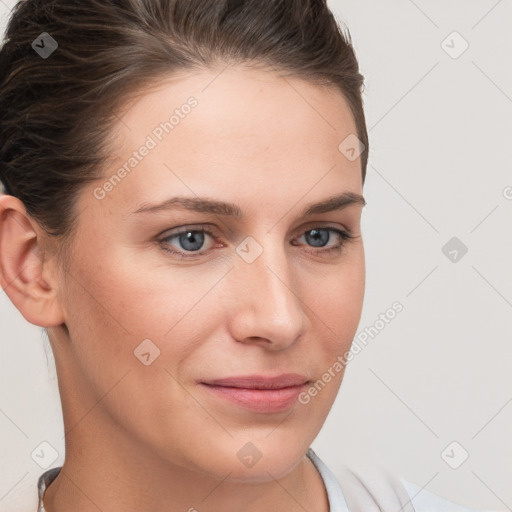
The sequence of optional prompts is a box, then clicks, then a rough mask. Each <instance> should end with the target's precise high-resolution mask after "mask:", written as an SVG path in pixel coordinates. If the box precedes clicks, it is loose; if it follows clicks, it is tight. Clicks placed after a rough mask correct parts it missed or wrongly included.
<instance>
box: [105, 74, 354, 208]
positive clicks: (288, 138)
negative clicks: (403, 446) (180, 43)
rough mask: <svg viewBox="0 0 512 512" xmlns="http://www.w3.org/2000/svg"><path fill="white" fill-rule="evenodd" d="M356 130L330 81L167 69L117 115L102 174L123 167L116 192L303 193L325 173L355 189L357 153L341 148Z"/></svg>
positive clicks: (328, 183)
mask: <svg viewBox="0 0 512 512" xmlns="http://www.w3.org/2000/svg"><path fill="white" fill-rule="evenodd" d="M355 131H356V129H355V123H354V121H353V117H352V114H351V112H350V109H349V107H348V104H347V102H346V100H345V99H344V97H343V95H342V94H341V92H339V91H337V90H335V89H333V88H330V87H329V88H328V87H325V86H318V85H314V84H311V83H309V82H307V81H305V80H302V79H298V78H291V77H283V76H280V75H278V74H276V73H275V72H270V71H265V70H261V69H253V68H247V67H240V66H228V67H220V68H219V69H214V70H209V71H206V70H203V71H195V72H193V73H188V74H184V75H180V76H179V77H169V78H168V79H165V80H162V81H161V82H160V83H159V84H158V85H157V86H156V87H155V86H153V87H152V88H151V89H148V90H147V91H143V92H142V93H141V94H140V95H139V96H138V98H137V99H136V100H135V101H133V102H131V103H130V104H127V105H125V107H124V109H123V110H122V112H121V113H120V115H119V122H118V123H117V124H116V125H115V127H114V130H113V134H114V140H115V144H114V147H113V153H112V160H111V162H110V163H109V167H108V169H107V170H106V172H105V176H104V178H106V179H108V178H109V177H110V176H112V175H113V174H115V173H116V172H117V171H118V170H119V169H121V168H124V170H125V172H122V173H121V174H123V179H122V183H121V182H119V183H118V184H116V185H115V187H114V188H115V190H113V191H111V192H109V201H113V200H115V198H117V199H119V200H120V199H122V198H124V199H125V200H126V201H132V200H133V199H134V197H135V195H138V196H143V198H145V199H149V198H152V199H155V200H158V199H159V198H160V196H161V198H164V196H166V195H168V194H169V192H173V193H174V192H178V193H187V194H189V195H190V193H191V192H192V193H197V194H199V193H200V192H204V193H207V194H208V195H210V196H212V195H217V196H218V195H219V192H221V191H224V192H225V194H224V198H226V199H229V198H228V197H227V196H226V194H228V192H229V191H231V192H233V190H236V191H237V193H238V194H239V195H240V196H248V197H249V196H251V195H252V196H254V195H259V196H260V197H261V198H264V197H267V198H268V199H269V200H272V201H273V200H275V199H277V198H279V197H281V198H283V197H285V196H287V195H291V196H294V197H296V198H297V199H298V198H299V197H300V196H301V195H304V193H305V192H306V189H307V188H309V189H311V188H312V187H314V186H315V183H316V182H319V180H321V181H322V184H321V187H322V188H323V190H324V191H329V190H330V191H331V192H338V191H342V190H349V191H353V192H358V191H360V190H361V186H362V185H361V169H360V159H356V160H350V159H347V158H346V157H345V156H344V154H342V152H341V151H340V150H339V145H340V143H341V142H342V141H343V140H344V139H346V138H347V137H348V136H350V135H352V136H353V135H355ZM333 187H337V189H336V190H331V189H332V188H333ZM228 189H229V190H228ZM277 192H279V193H277ZM230 199H233V197H232V196H231V197H230ZM312 199H314V198H312Z"/></svg>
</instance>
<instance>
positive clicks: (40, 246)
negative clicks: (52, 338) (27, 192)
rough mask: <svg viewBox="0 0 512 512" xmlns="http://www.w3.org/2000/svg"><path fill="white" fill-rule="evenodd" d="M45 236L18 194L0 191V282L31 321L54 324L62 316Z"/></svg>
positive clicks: (36, 323)
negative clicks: (16, 195)
mask: <svg viewBox="0 0 512 512" xmlns="http://www.w3.org/2000/svg"><path fill="white" fill-rule="evenodd" d="M46 238H47V235H46ZM46 238H45V236H44V231H43V230H42V229H41V227H40V226H39V224H38V223H37V222H36V221H34V220H33V219H32V217H31V216H30V215H29V214H28V213H27V211H26V209H25V206H24V205H23V203H22V202H21V201H20V200H19V199H18V198H16V197H14V196H11V195H0V285H1V287H2V288H3V290H4V291H5V293H6V294H7V295H8V296H9V298H10V299H11V301H12V303H13V304H14V305H15V306H16V308H17V309H18V310H19V311H20V313H21V314H22V315H23V317H24V318H25V319H26V320H28V321H29V322H30V323H31V324H34V325H38V326H40V327H54V326H57V325H60V324H62V323H64V317H63V313H62V310H61V307H60V304H59V302H58V295H57V293H56V292H57V286H58V284H59V283H58V281H57V278H56V276H57V273H56V272H55V271H54V270H55V269H54V267H52V265H51V264H52V263H53V264H54V263H55V261H52V259H51V257H50V259H48V249H46V252H45V250H44V249H45V242H46V245H48V240H47V239H46ZM52 254H54V253H53V252H51V253H50V256H51V255H52ZM54 259H55V258H54Z"/></svg>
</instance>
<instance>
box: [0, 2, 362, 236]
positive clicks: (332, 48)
mask: <svg viewBox="0 0 512 512" xmlns="http://www.w3.org/2000/svg"><path fill="white" fill-rule="evenodd" d="M42 33H48V34H49V35H50V36H51V37H52V38H53V39H54V40H55V41H57V44H58V47H57V48H56V49H55V51H54V52H53V53H52V54H51V55H49V56H48V57H47V58H43V57H42V56H41V54H38V52H37V51H36V48H34V46H32V45H33V43H34V42H35V41H38V40H40V36H41V34H42ZM47 41H48V40H47ZM40 46H44V43H40ZM218 62H226V63H237V62H238V63H248V64H251V63H255V64H259V65H264V66H267V67H271V68H274V69H276V70H279V71H280V72H285V73H287V74H288V76H295V77H299V78H303V79H306V80H308V81H310V82H313V83H315V84H321V85H326V86H334V87H335V88H337V89H338V90H339V91H341V93H342V94H343V95H344V97H345V99H346V100H347V102H348V104H349V106H350V109H351V112H352V114H353V117H354V120H355V125H356V129H357V134H356V135H357V137H358V138H359V139H360V141H361V142H362V143H363V144H364V148H365V150H364V151H363V153H362V154H361V172H362V178H363V183H364V179H365V175H366V164H367V154H368V134H367V129H366V123H365V116H364V111H363V101H362V97H361V93H362V87H363V80H364V77H363V76H362V75H361V74H360V73H359V68H358V62H357V59H356V56H355V54H354V50H353V48H352V43H351V38H350V33H349V32H348V29H347V30H346V34H343V32H342V31H341V29H340V26H339V25H338V23H337V22H336V20H335V18H334V16H333V14H332V13H331V11H330V10H329V8H328V7H327V4H326V0H245V1H244V0H218V1H214V0H22V1H20V2H19V3H18V4H17V5H16V6H15V8H14V9H13V12H12V15H11V18H10V20H9V24H8V27H7V32H6V36H5V39H4V44H3V46H2V48H1V50H0V178H1V180H2V181H3V183H4V185H5V188H6V192H7V193H9V194H11V195H14V196H16V197H18V198H19V199H20V200H21V201H22V202H23V204H24V205H25V207H26V209H27V212H28V213H29V214H30V215H31V216H32V217H33V218H34V219H36V220H37V222H38V223H39V225H41V227H42V228H43V229H44V230H45V231H46V232H47V233H48V234H49V235H52V236H54V237H62V238H63V239H65V240H64V241H66V240H67V241H69V238H70V235H71V233H72V232H73V230H74V227H75V226H76V217H77V212H76V209H75V208H74V203H75V198H76V194H77V193H78V192H79V190H80V187H81V185H83V184H86V183H88V182H90V181H92V180H95V179H97V178H100V177H101V168H102V165H104V163H105V161H106V159H107V158H108V156H109V145H108V143H109V141H110V139H109V136H110V135H111V129H112V126H113V124H114V123H115V121H116V110H117V109H118V108H119V107H120V106H121V105H122V102H124V101H126V99H127V98H128V97H129V96H130V95H131V94H136V93H137V91H140V90H142V89H143V88H144V87H146V86H147V85H148V84H149V83H153V82H155V81H156V80H158V78H163V77H165V76H169V75H172V74H176V73H178V72H181V71H187V70H192V69H200V68H202V69H207V68H209V67H211V66H213V65H215V64H216V63H218ZM340 142H341V141H340Z"/></svg>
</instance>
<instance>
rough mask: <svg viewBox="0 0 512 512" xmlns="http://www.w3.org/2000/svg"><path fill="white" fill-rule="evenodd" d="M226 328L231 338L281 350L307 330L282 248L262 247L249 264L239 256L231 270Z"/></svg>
mask: <svg viewBox="0 0 512 512" xmlns="http://www.w3.org/2000/svg"><path fill="white" fill-rule="evenodd" d="M231 274H232V276H231V279H234V282H231V286H232V287H231V288H230V290H231V293H232V299H233V300H232V303H231V307H230V311H229V315H230V316H229V319H230V321H229V328H230V332H231V335H232V337H233V339H235V340H237V341H238V342H241V343H245V344H253V345H260V346H262V347H264V348H265V349H266V350H272V351H278V350H283V349H285V348H287V347H289V346H291V345H292V344H293V343H295V342H296V341H297V340H298V339H299V338H300V336H301V335H302V334H303V333H304V331H305V329H307V325H308V316H307V314H306V311H305V309H307V307H306V305H305V303H304V300H303V298H302V297H301V288H300V285H301V284H302V283H299V282H298V281H297V279H295V280H294V275H293V268H291V265H290V262H289V261H288V257H287V255H286V254H285V250H284V248H282V247H280V248H278V247H276V246H273V247H270V246H268V247H265V249H264V250H263V252H262V253H261V255H260V256H258V258H257V259H256V260H254V261H253V262H252V263H247V262H246V261H245V260H243V258H240V259H238V261H237V263H236V268H235V269H234V272H231Z"/></svg>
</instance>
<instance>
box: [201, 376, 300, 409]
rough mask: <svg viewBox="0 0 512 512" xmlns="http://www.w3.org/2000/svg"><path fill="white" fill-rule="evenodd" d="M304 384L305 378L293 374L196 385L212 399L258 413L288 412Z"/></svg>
mask: <svg viewBox="0 0 512 512" xmlns="http://www.w3.org/2000/svg"><path fill="white" fill-rule="evenodd" d="M308 383H309V380H308V378H307V377H305V376H304V375H299V374H297V373H285V374H281V375H276V376H272V377H265V376H262V375H247V376H237V377H229V378H222V379H212V380H207V381H201V382H200V384H201V385H202V387H203V388H204V389H205V390H207V391H208V392H210V393H212V394H213V395H214V396H216V397H219V398H222V399H225V400H228V401H231V402H232V403H234V404H236V405H238V406H241V407H244V408H246V409H250V410H252V411H255V412H260V413H276V412H281V411H285V410H287V409H289V408H290V407H292V406H293V405H294V404H295V402H296V401H297V399H298V397H299V395H300V393H301V392H302V391H303V390H304V389H305V387H306V386H307V384H308Z"/></svg>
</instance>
